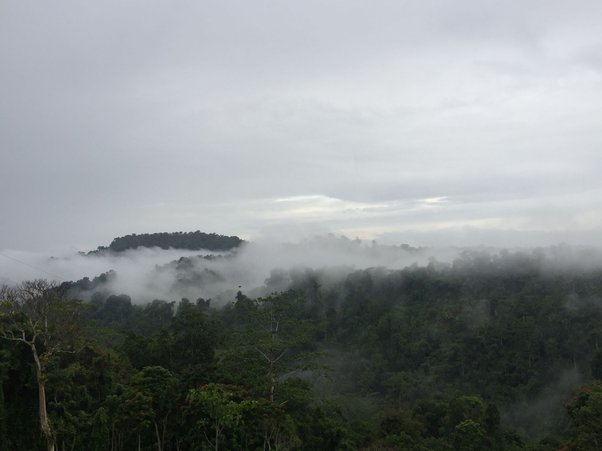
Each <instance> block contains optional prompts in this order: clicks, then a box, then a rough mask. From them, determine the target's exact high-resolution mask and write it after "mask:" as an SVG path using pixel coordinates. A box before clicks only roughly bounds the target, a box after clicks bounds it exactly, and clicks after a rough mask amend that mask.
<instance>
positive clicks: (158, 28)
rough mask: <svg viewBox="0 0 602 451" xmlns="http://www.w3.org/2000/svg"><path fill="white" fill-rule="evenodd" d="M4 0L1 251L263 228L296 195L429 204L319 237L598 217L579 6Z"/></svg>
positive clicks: (338, 221) (336, 219)
mask: <svg viewBox="0 0 602 451" xmlns="http://www.w3.org/2000/svg"><path fill="white" fill-rule="evenodd" d="M2 10H3V13H2V14H1V15H0V58H1V60H2V62H3V67H5V68H7V70H3V71H2V72H0V97H1V98H2V104H1V105H0V152H1V157H2V158H1V163H2V164H1V165H0V183H1V184H2V191H3V194H2V197H1V198H0V210H1V211H3V212H8V214H3V216H2V217H0V249H3V248H29V249H48V248H50V247H61V246H62V247H65V246H74V247H78V248H82V247H93V246H95V245H97V244H98V243H102V242H107V241H109V240H110V239H111V237H112V236H115V235H120V234H125V233H130V232H144V231H155V230H168V229H171V230H180V229H182V230H196V229H198V228H203V229H206V230H208V231H213V230H215V231H218V232H220V233H228V234H241V235H252V234H254V233H257V232H258V231H259V230H262V229H263V228H264V227H267V228H270V227H275V226H276V227H280V226H284V225H285V224H284V223H285V222H286V218H285V217H283V218H280V219H278V220H274V219H272V220H269V221H267V222H266V223H263V222H262V221H264V220H265V215H263V216H262V215H261V214H256V212H255V211H254V210H253V209H254V208H255V207H256V206H257V205H263V207H261V208H260V210H261V211H263V209H264V207H265V205H267V204H269V202H267V204H266V203H265V202H264V201H265V200H266V199H268V200H269V199H276V198H282V197H291V196H309V195H318V196H323V197H326V198H336V199H341V200H342V201H344V202H359V203H366V204H375V205H380V204H382V203H386V202H389V203H393V204H394V205H405V202H411V201H413V200H415V199H424V198H428V197H437V196H447V197H448V198H449V205H447V208H436V209H432V210H428V213H427V211H426V210H425V211H422V210H414V209H412V208H408V209H406V208H405V207H403V208H401V207H399V208H397V207H396V208H397V209H396V210H395V212H392V213H391V212H390V213H389V214H388V215H384V214H376V213H375V214H372V215H371V214H368V213H366V214H364V215H359V214H356V213H353V214H350V213H348V212H346V210H341V211H339V210H336V211H335V213H333V214H331V215H328V214H326V213H324V215H323V216H322V217H321V218H320V216H319V215H318V216H317V217H316V218H313V219H311V220H309V219H307V218H305V219H303V221H302V222H303V223H304V224H305V225H306V226H307V227H312V228H313V227H322V228H326V229H328V230H332V231H335V232H336V231H338V230H341V231H342V230H353V231H360V232H361V229H362V227H365V230H366V233H365V234H366V235H372V234H373V233H374V230H377V229H378V230H381V231H383V233H385V232H395V231H396V230H397V231H398V230H400V227H404V230H405V228H407V227H409V226H411V225H413V224H414V225H420V227H423V226H424V227H429V228H437V227H444V226H445V225H446V224H449V223H454V224H462V222H463V221H464V223H465V224H466V225H473V224H474V223H475V221H481V223H482V224H487V222H483V221H485V220H488V219H491V218H496V220H497V221H498V222H499V223H502V222H503V220H504V218H507V222H508V225H509V226H510V225H512V226H514V225H516V224H518V223H519V221H518V219H517V218H520V219H521V221H522V224H524V225H523V227H524V228H525V230H527V227H539V228H542V229H545V230H547V229H550V228H551V227H552V226H553V227H554V228H555V230H575V233H578V231H579V230H581V229H584V228H586V227H585V225H583V223H588V224H586V225H587V226H588V227H589V228H591V229H593V228H596V227H598V226H601V225H602V219H600V218H597V217H596V216H595V214H593V213H592V211H595V209H596V208H598V207H599V205H598V202H597V200H596V198H595V196H592V195H590V194H588V193H592V192H595V191H596V190H598V189H599V188H600V182H599V180H598V174H599V172H600V170H601V169H602V157H601V156H600V152H599V144H600V142H602V134H601V132H600V128H599V125H598V122H599V120H598V118H599V117H600V115H601V114H602V111H601V110H602V94H600V93H602V90H601V89H600V87H601V86H600V85H601V81H602V80H601V79H600V71H599V70H598V69H597V68H599V59H600V58H599V49H600V46H602V37H601V36H600V33H599V23H600V19H602V6H600V4H599V3H598V2H593V1H578V2H571V3H570V4H569V3H567V2H563V1H534V2H529V4H525V3H524V2H518V1H508V2H494V1H485V2H483V1H476V0H462V1H460V2H447V1H425V2H409V1H402V2H398V1H386V0H382V1H377V2H367V1H359V0H355V1H350V2H323V1H313V0H312V1H307V2H293V1H283V2H270V1H259V2H242V1H236V2H218V1H203V2H192V1H184V2H178V3H177V4H172V3H169V4H168V3H165V2H159V1H145V2H142V1H131V2H125V3H124V2H116V1H107V2H102V3H95V4H91V3H90V4H89V3H82V2H76V1H67V2H61V3H60V4H53V5H40V4H36V3H35V2H30V1H23V2H12V3H7V4H6V5H3V7H2ZM580 193H582V194H580ZM551 196H552V197H553V196H558V197H557V198H556V200H554V199H550V197H551ZM576 200H579V201H576ZM567 202H568V204H567ZM396 203H397V204H396ZM540 203H541V205H539V204H540ZM460 205H461V206H460ZM510 205H511V206H510ZM538 205H539V206H538ZM153 206H154V207H153ZM265 208H267V207H265ZM270 208H271V207H270ZM363 208H365V209H367V210H366V212H369V211H371V210H370V208H371V207H370V206H369V205H368V206H365V207H363ZM554 211H562V212H563V214H556V216H557V218H555V219H554V221H552V222H551V223H548V218H549V217H551V216H554ZM583 218H589V219H583ZM297 220H299V219H298V218H296V217H294V216H293V217H291V218H290V219H289V221H288V222H289V223H294V222H295V221H297ZM321 221H322V224H320V222H321ZM400 224H402V225H400ZM403 224H409V225H403ZM575 224H580V225H579V227H580V228H579V227H577V226H576V225H575ZM289 225H293V226H294V224H289ZM484 227H485V226H484ZM487 227H488V226H487ZM368 230H370V231H371V232H368ZM529 230H531V228H529Z"/></svg>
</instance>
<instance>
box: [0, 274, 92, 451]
mask: <svg viewBox="0 0 602 451" xmlns="http://www.w3.org/2000/svg"><path fill="white" fill-rule="evenodd" d="M0 299H1V302H0V337H2V338H4V339H6V340H10V341H14V342H17V343H22V344H24V345H25V346H27V347H28V348H29V351H30V352H31V356H32V358H33V361H34V364H35V371H36V373H35V375H36V382H37V386H38V415H39V420H40V428H41V430H42V434H43V435H44V438H45V440H46V445H47V448H48V451H54V450H55V442H56V436H55V431H54V429H53V427H52V424H51V422H50V419H49V417H48V410H47V407H46V400H47V399H46V379H47V369H48V364H49V363H50V361H51V359H53V358H54V357H55V356H56V355H57V354H59V353H61V352H73V351H74V349H75V346H74V345H75V338H76V337H77V331H78V323H79V316H80V311H81V308H80V307H81V303H80V302H79V301H75V300H66V299H64V298H63V297H61V295H60V293H59V290H58V288H57V285H56V284H54V283H51V282H48V281H46V280H43V279H38V280H33V281H28V282H23V283H22V284H21V285H19V286H17V287H16V288H10V287H6V286H5V287H2V289H1V291H0Z"/></svg>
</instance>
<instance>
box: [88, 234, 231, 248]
mask: <svg viewBox="0 0 602 451" xmlns="http://www.w3.org/2000/svg"><path fill="white" fill-rule="evenodd" d="M242 243H243V240H242V239H241V238H239V237H237V236H225V235H218V234H216V233H204V232H201V231H199V230H197V231H196V232H160V233H143V234H140V235H137V234H135V233H132V234H131V235H126V236H120V237H117V238H115V239H113V241H111V244H109V246H99V247H98V248H97V249H96V250H95V251H92V252H89V253H88V254H96V253H99V252H123V251H127V250H129V249H137V248H139V247H149V248H150V247H159V248H161V249H169V248H173V249H187V250H192V251H197V250H200V249H207V250H210V251H227V250H230V249H234V248H236V247H238V246H240V245H241V244H242Z"/></svg>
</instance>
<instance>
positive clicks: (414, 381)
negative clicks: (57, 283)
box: [0, 252, 602, 451]
mask: <svg viewBox="0 0 602 451" xmlns="http://www.w3.org/2000/svg"><path fill="white" fill-rule="evenodd" d="M584 257H585V256H584ZM582 263H583V262H582ZM287 280H290V283H289V286H288V290H287V291H285V292H281V293H278V294H274V295H271V296H264V297H261V298H250V297H248V296H246V295H245V294H244V293H242V292H239V293H238V294H237V295H236V297H234V298H233V299H232V300H231V302H230V303H229V304H228V305H226V306H225V307H222V308H216V307H215V306H213V305H212V304H211V301H210V300H205V299H197V300H196V301H191V300H188V299H182V300H180V301H176V300H160V299H157V300H155V301H153V302H151V303H148V304H145V305H136V304H133V303H132V302H131V299H130V297H129V296H127V294H107V293H105V294H99V295H97V296H95V297H94V299H92V300H91V301H90V302H88V303H85V304H82V303H74V302H72V301H69V300H68V299H65V300H64V302H65V307H69V311H73V309H79V310H78V311H79V312H80V314H79V315H72V316H71V317H70V318H72V321H75V322H77V325H78V327H70V328H69V330H73V331H75V330H77V331H79V332H78V334H79V337H77V339H73V342H74V343H77V350H76V352H67V353H53V354H51V355H50V356H49V357H48V359H47V362H46V364H45V367H44V368H45V371H46V378H45V381H46V384H45V389H46V394H47V399H48V405H47V410H48V417H49V422H50V425H51V427H52V431H53V435H52V442H53V443H56V447H57V449H60V450H62V449H86V448H89V449H97V450H108V449H111V450H129V449H143V450H156V449H159V450H202V449H214V450H215V449H218V450H234V449H248V450H259V449H267V448H270V449H290V450H316V449H320V450H340V449H343V450H344V449H348V450H352V449H364V450H376V449H379V450H382V449H385V450H397V449H399V450H416V451H418V450H421V451H426V450H484V449H492V450H541V451H543V450H559V449H565V450H598V449H600V446H599V445H600V444H601V443H602V432H601V431H602V427H601V426H602V397H601V396H600V393H602V388H601V387H602V382H601V381H600V379H601V378H602V349H600V344H601V342H602V326H601V324H602V270H601V269H600V268H599V267H598V266H595V265H594V266H591V265H579V264H574V265H570V266H566V265H565V264H564V263H563V264H560V263H559V260H558V259H555V257H554V255H553V253H552V254H546V255H544V254H542V253H540V252H531V253H499V254H495V255H490V254H486V253H482V252H476V253H475V252H472V253H465V254H464V255H463V256H462V257H461V258H459V259H457V260H456V261H454V262H453V264H449V265H444V264H439V263H437V262H435V261H433V262H431V264H429V265H427V266H414V267H409V268H405V269H401V270H387V269H384V268H372V269H366V270H356V271H351V272H349V273H348V274H346V275H344V276H340V277H337V278H333V277H332V274H330V273H329V272H328V271H325V270H313V269H296V270H294V271H292V272H291V273H290V274H288V278H287ZM271 282H273V280H272V281H271V280H267V281H266V283H267V284H268V285H269V284H270V283H271ZM66 288H68V286H63V287H61V288H60V289H61V290H65V289H66ZM57 289H58V288H57ZM61 293H63V294H64V293H65V292H64V291H60V292H56V294H61ZM2 305H3V310H2V312H3V313H2V317H1V324H2V326H0V327H2V333H3V335H4V337H5V338H7V337H8V338H11V337H14V333H13V332H12V331H14V330H15V329H14V324H15V322H14V321H15V320H19V321H25V324H26V323H27V318H28V314H29V313H28V311H24V312H21V314H20V315H17V316H14V315H13V313H14V312H15V310H14V309H12V310H11V309H10V308H9V307H10V306H11V305H12V304H11V298H10V297H6V296H5V299H4V300H3V303H2ZM50 318H55V319H52V321H56V320H58V319H56V317H54V316H51V317H50ZM19 324H20V323H19ZM62 329H64V326H63V327H62ZM54 330H56V329H54ZM29 343H30V344H27V343H26V344H23V343H19V342H18V341H14V340H8V339H5V340H1V341H0V354H1V355H2V356H3V359H2V360H1V362H2V363H1V364H0V380H1V381H2V388H3V390H2V391H1V395H2V397H0V450H3V449H5V450H9V449H10V450H13V449H30V450H37V449H40V450H41V449H47V443H48V440H47V439H45V438H44V435H43V434H42V433H41V432H39V433H38V434H32V432H31V431H34V430H37V431H39V430H40V429H39V421H37V420H36V419H37V415H36V412H37V409H38V401H37V400H38V393H37V389H36V382H35V381H36V372H35V371H34V367H35V365H34V362H33V359H32V354H31V350H30V346H31V340H29ZM36 344H37V345H38V346H39V350H40V352H44V351H46V350H48V349H50V348H48V346H49V345H47V344H45V343H44V342H43V341H42V339H41V338H40V340H39V341H36ZM70 349H71V348H70Z"/></svg>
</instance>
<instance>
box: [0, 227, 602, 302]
mask: <svg viewBox="0 0 602 451" xmlns="http://www.w3.org/2000/svg"><path fill="white" fill-rule="evenodd" d="M413 265H414V266H418V267H424V266H427V265H428V266H429V267H431V268H439V269H445V268H453V269H454V270H456V271H464V272H470V271H477V272H478V271H488V272H492V273H498V274H503V273H506V272H516V271H519V272H520V271H527V270H529V271H532V270H537V271H541V272H543V273H557V272H570V273H579V272H584V271H590V270H594V269H599V268H602V252H601V251H600V249H599V248H595V247H585V246H569V245H557V246H551V247H545V248H515V249H511V250H505V249H499V248H493V247H488V248H485V247H430V248H426V247H413V246H410V245H408V244H401V245H382V244H379V243H377V242H375V241H362V240H359V239H353V240H352V239H348V238H346V237H336V236H334V235H332V234H330V235H320V236H314V237H311V238H304V239H299V240H297V241H295V242H290V241H289V242H284V241H277V240H275V239H272V238H270V237H264V238H262V239H258V240H257V241H254V242H245V243H244V244H243V245H242V246H240V247H239V248H237V249H235V250H233V251H228V252H214V251H203V250H200V251H189V250H182V249H168V250H164V249H159V248H142V247H141V248H137V249H135V250H128V251H125V252H121V253H111V252H100V253H91V254H85V253H83V252H80V253H63V254H57V255H53V256H47V255H44V254H41V253H32V252H25V251H17V250H5V251H3V252H2V253H1V255H0V283H2V284H9V285H12V284H17V283H19V282H22V281H24V280H29V279H35V278H46V279H50V280H55V281H58V282H65V281H78V280H80V279H84V278H89V279H92V280H93V279H94V278H95V277H97V276H99V275H101V274H106V277H104V278H103V279H102V280H100V279H97V280H96V281H94V280H93V282H94V283H93V284H92V285H91V286H90V288H88V289H84V290H79V291H77V292H76V293H73V294H75V295H77V296H78V297H81V298H83V299H86V300H89V299H90V298H91V296H92V295H93V294H94V293H95V292H102V293H105V294H127V295H128V296H130V297H131V298H132V301H133V302H134V303H138V304H144V303H147V302H150V301H152V300H154V299H163V300H170V301H174V300H175V301H177V300H179V299H181V298H184V297H185V298H190V299H197V298H204V299H212V301H213V305H214V306H221V305H224V304H226V303H228V302H231V301H232V299H233V298H234V297H235V295H236V293H237V291H239V290H240V291H242V292H244V293H245V294H247V295H249V296H254V297H258V296H264V295H266V294H269V293H272V292H276V291H285V290H287V289H289V288H290V287H291V286H292V285H293V284H294V281H295V279H298V278H299V277H303V274H304V272H307V271H314V273H315V274H318V277H319V278H320V283H321V286H323V287H325V288H328V286H329V285H330V286H334V285H337V283H338V282H340V281H342V280H344V279H345V277H347V276H348V275H349V274H350V273H352V272H353V271H357V270H363V269H367V268H379V269H381V270H382V271H394V270H400V269H403V268H406V267H409V266H413Z"/></svg>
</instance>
